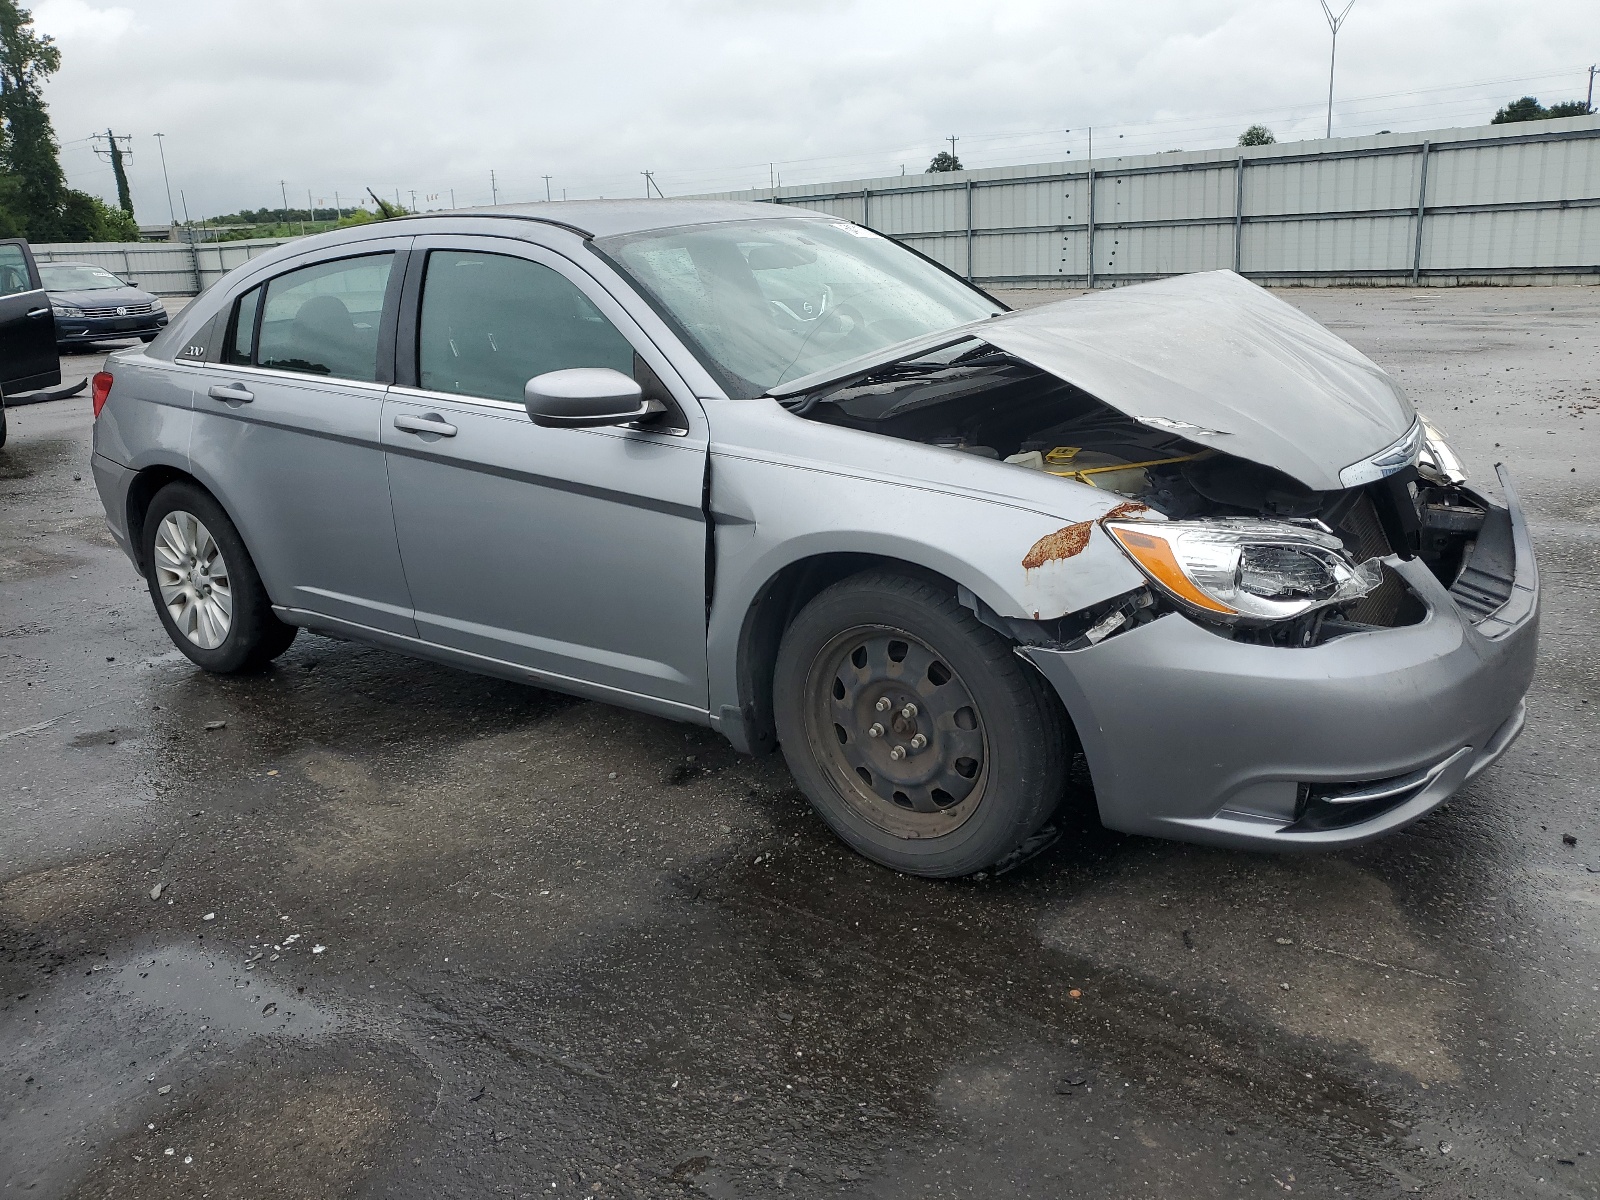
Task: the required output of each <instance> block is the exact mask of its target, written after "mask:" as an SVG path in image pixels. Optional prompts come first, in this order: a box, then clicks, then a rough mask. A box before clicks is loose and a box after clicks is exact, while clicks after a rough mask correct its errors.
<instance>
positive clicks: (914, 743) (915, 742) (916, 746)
mask: <svg viewBox="0 0 1600 1200" xmlns="http://www.w3.org/2000/svg"><path fill="white" fill-rule="evenodd" d="M927 744H928V739H927V738H926V737H924V736H923V735H922V734H920V733H919V734H917V736H916V737H914V738H912V739H911V748H912V749H913V750H921V749H922V748H923V747H924V746H926V745H927Z"/></svg>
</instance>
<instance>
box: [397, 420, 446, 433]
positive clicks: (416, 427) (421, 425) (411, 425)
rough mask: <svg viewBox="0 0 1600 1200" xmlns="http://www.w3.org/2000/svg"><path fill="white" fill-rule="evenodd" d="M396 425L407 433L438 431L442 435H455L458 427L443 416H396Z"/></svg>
mask: <svg viewBox="0 0 1600 1200" xmlns="http://www.w3.org/2000/svg"><path fill="white" fill-rule="evenodd" d="M394 427H395V428H396V429H399V430H402V431H404V432H406V433H436V434H438V435H439V436H440V437H455V435H456V427H455V426H454V425H451V424H448V423H447V422H446V421H445V419H444V418H443V417H396V418H395V419H394Z"/></svg>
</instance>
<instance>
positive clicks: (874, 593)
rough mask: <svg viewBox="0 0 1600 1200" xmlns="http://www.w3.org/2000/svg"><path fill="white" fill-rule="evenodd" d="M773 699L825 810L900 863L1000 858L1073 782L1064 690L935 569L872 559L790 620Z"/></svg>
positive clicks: (790, 751)
mask: <svg viewBox="0 0 1600 1200" xmlns="http://www.w3.org/2000/svg"><path fill="white" fill-rule="evenodd" d="M773 709H774V715H775V717H776V719H777V724H778V736H779V739H780V741H781V742H782V744H783V751H784V756H785V758H786V760H787V761H788V763H789V768H790V770H791V771H792V772H793V773H794V776H795V779H796V781H797V782H798V783H799V784H800V787H801V789H802V790H803V791H805V793H806V795H807V797H808V798H809V799H810V800H811V802H812V804H813V806H815V808H816V809H817V811H818V813H819V814H821V816H822V817H823V819H824V820H825V821H827V822H828V824H829V825H830V826H831V827H832V828H833V829H834V831H835V832H836V833H838V834H839V836H840V837H842V838H843V839H844V840H845V841H846V842H847V843H849V844H850V845H851V846H853V847H854V848H855V849H857V850H859V851H860V852H861V853H862V854H865V855H866V856H867V857H869V858H872V859H875V860H876V861H878V862H881V863H884V864H885V865H887V866H891V867H894V868H895V869H897V870H901V871H906V872H909V873H912V874H917V875H929V876H952V875H964V874H969V873H971V872H974V871H979V870H982V869H984V868H985V867H988V866H991V865H993V864H994V863H995V862H997V861H999V860H1000V859H1002V858H1004V857H1006V856H1007V855H1008V854H1010V853H1012V852H1013V851H1015V850H1016V849H1017V848H1018V847H1019V846H1021V845H1022V844H1023V843H1024V842H1025V841H1027V839H1028V838H1029V837H1030V836H1031V835H1032V834H1034V833H1035V832H1037V831H1038V829H1039V828H1040V826H1042V825H1043V824H1044V823H1045V822H1046V821H1047V820H1048V819H1049V818H1050V816H1051V814H1052V813H1053V812H1054V811H1055V809H1056V808H1057V807H1058V805H1059V804H1060V802H1061V799H1062V796H1063V794H1064V792H1065V789H1066V775H1067V767H1068V764H1069V762H1070V748H1071V735H1070V729H1069V727H1068V723H1067V721H1066V717H1065V713H1064V712H1063V711H1062V710H1061V706H1060V703H1059V701H1057V700H1056V698H1055V697H1054V696H1053V695H1052V694H1050V693H1049V692H1048V690H1047V688H1046V686H1045V685H1044V682H1043V680H1041V679H1040V678H1039V676H1038V674H1037V673H1036V672H1034V671H1032V670H1031V669H1030V668H1028V667H1027V666H1025V665H1024V664H1023V663H1021V662H1020V661H1018V659H1017V657H1016V655H1015V654H1014V653H1013V648H1012V644H1011V643H1010V642H1008V641H1006V639H1004V638H1002V637H1000V636H999V635H998V634H996V633H995V632H994V631H993V630H991V629H989V628H987V627H986V626H984V625H982V624H981V623H979V621H978V620H977V618H976V617H975V616H973V614H972V613H971V612H969V611H968V610H967V609H965V608H962V607H961V605H960V604H958V603H957V602H956V600H955V598H954V597H953V596H951V595H949V594H948V593H946V592H945V591H943V590H941V589H940V588H939V587H938V586H937V585H936V584H934V583H932V582H929V581H924V580H919V579H913V578H909V577H906V576H902V575H896V574H888V573H880V572H869V573H866V574H862V575H857V576H854V577H852V578H850V579H846V580H844V581H842V582H840V583H837V584H835V585H834V586H832V587H830V588H828V589H826V590H825V591H823V592H822V593H820V594H819V595H818V596H817V597H816V598H815V599H813V600H812V601H811V603H810V604H808V605H807V606H806V607H805V608H804V609H803V610H802V611H801V612H800V614H799V615H798V616H797V617H796V618H795V620H794V622H793V623H792V624H791V625H790V627H789V629H788V630H787V631H786V633H785V635H784V639H783V642H782V644H781V646H780V648H779V651H778V662H777V669H776V672H775V676H774V694H773Z"/></svg>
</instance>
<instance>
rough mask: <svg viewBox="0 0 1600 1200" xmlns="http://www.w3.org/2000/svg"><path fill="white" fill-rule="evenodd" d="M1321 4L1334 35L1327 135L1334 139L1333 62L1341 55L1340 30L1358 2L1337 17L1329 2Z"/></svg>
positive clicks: (1329, 78) (1351, 0) (1329, 56)
mask: <svg viewBox="0 0 1600 1200" xmlns="http://www.w3.org/2000/svg"><path fill="white" fill-rule="evenodd" d="M1320 3H1321V4H1322V15H1323V16H1325V17H1327V18H1328V29H1329V30H1330V31H1331V32H1332V34H1333V47H1332V49H1330V50H1329V51H1328V132H1327V133H1326V135H1325V136H1326V137H1332V136H1333V60H1334V56H1335V55H1336V54H1338V53H1339V30H1340V29H1342V28H1343V27H1344V19H1345V18H1346V17H1348V16H1349V15H1350V10H1351V9H1352V8H1354V7H1355V6H1356V0H1350V3H1349V4H1346V5H1345V6H1344V11H1343V12H1342V13H1340V14H1339V15H1338V16H1337V17H1336V16H1334V15H1333V9H1331V8H1329V7H1328V0H1320Z"/></svg>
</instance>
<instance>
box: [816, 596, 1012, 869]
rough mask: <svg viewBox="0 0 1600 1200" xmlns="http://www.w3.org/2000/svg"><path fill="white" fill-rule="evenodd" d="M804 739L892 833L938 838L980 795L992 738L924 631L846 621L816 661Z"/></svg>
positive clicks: (849, 795)
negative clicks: (921, 633)
mask: <svg viewBox="0 0 1600 1200" xmlns="http://www.w3.org/2000/svg"><path fill="white" fill-rule="evenodd" d="M804 703H805V710H804V716H805V722H806V740H807V741H808V742H809V743H810V744H811V745H812V746H814V747H818V748H820V749H821V750H822V751H823V753H824V754H825V755H826V756H827V757H828V759H829V760H830V766H831V768H832V774H833V776H834V778H836V779H837V780H839V781H840V782H841V783H843V784H844V787H843V788H841V791H842V793H843V794H844V797H845V799H846V801H847V802H849V803H851V804H853V805H854V806H855V807H856V808H857V809H858V810H859V811H860V813H861V815H862V816H863V817H864V818H865V819H866V820H868V821H871V822H872V823H873V824H874V825H876V826H878V828H880V829H882V830H884V832H886V833H890V834H893V835H895V836H897V837H908V838H926V837H937V836H938V835H939V834H941V833H948V832H950V831H951V830H952V829H955V828H956V827H957V826H959V825H960V824H961V822H963V821H965V820H966V819H967V818H968V817H970V816H971V815H972V812H973V810H974V809H975V808H976V807H977V805H978V802H979V801H980V800H981V799H982V798H983V790H984V784H985V783H986V782H987V772H986V771H985V769H984V768H985V766H986V764H987V763H988V760H989V744H988V738H987V736H986V735H985V733H984V729H983V724H982V722H981V720H980V718H979V716H978V708H977V705H976V704H975V703H974V701H973V699H972V693H971V692H970V691H969V690H968V689H967V685H966V684H965V683H964V682H962V680H961V677H960V676H958V675H957V674H956V673H955V672H954V671H952V670H951V669H950V667H949V666H948V665H947V664H946V663H945V662H944V660H943V659H942V658H940V656H939V655H938V654H936V653H935V652H934V651H933V650H932V649H930V648H929V647H928V645H927V644H926V643H925V642H923V641H922V640H921V639H920V638H917V637H914V636H913V635H911V634H909V633H907V632H905V631H904V630H901V629H895V628H891V627H889V626H885V625H861V626H857V627H856V628H854V629H847V630H845V631H844V632H843V633H841V634H839V635H838V636H837V637H835V638H834V639H833V640H832V641H831V642H829V643H828V644H827V645H826V646H825V647H823V649H822V650H821V651H820V652H819V653H818V654H817V656H816V657H815V658H814V659H813V660H812V667H811V671H810V672H809V674H808V676H807V679H806V696H805V702H804Z"/></svg>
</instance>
